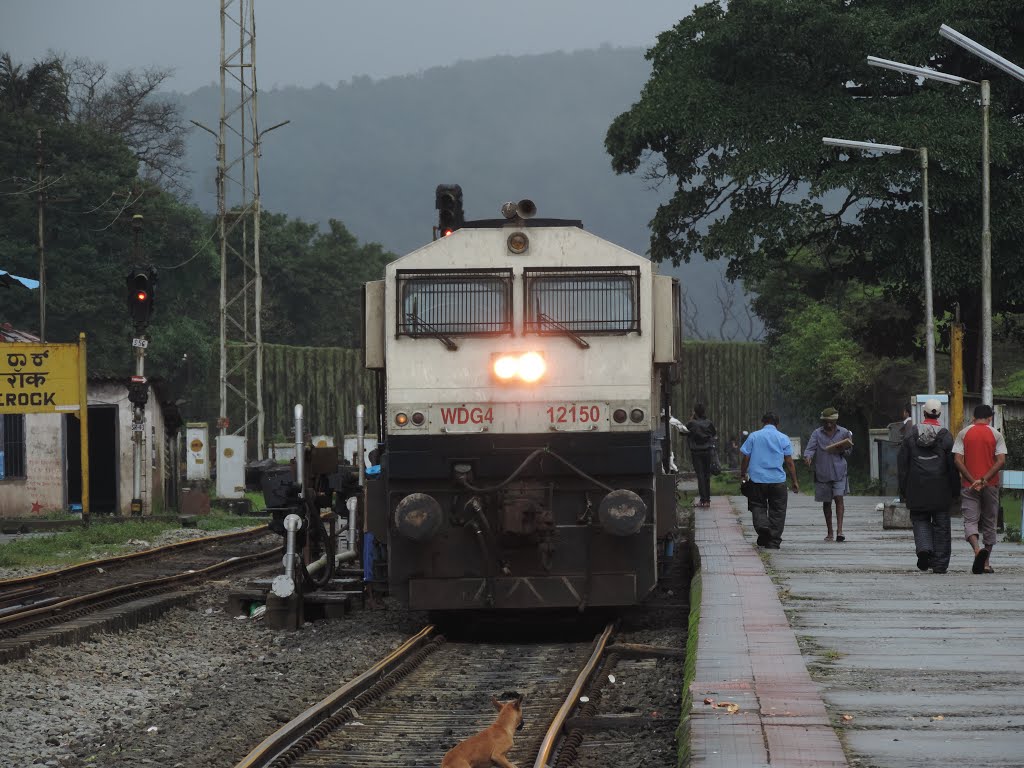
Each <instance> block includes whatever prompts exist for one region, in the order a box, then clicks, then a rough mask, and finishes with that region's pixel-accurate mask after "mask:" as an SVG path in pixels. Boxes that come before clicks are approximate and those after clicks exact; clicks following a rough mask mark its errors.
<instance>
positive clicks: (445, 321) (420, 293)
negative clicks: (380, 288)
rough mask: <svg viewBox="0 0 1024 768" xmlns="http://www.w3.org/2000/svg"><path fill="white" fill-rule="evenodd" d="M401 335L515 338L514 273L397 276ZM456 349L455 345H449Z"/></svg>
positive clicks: (430, 272)
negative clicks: (513, 319) (513, 316)
mask: <svg viewBox="0 0 1024 768" xmlns="http://www.w3.org/2000/svg"><path fill="white" fill-rule="evenodd" d="M396 282H397V302H396V303H397V307H396V311H397V323H396V335H398V336H411V337H416V338H422V337H430V338H437V339H439V340H440V341H441V342H442V343H443V344H444V345H445V346H446V347H448V349H453V348H454V342H452V341H451V339H450V338H448V337H449V336H499V335H502V334H509V333H512V270H511V269H475V270H451V269H422V270H404V269H400V270H398V271H397V272H396ZM450 345H451V346H450Z"/></svg>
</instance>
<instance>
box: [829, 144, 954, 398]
mask: <svg viewBox="0 0 1024 768" xmlns="http://www.w3.org/2000/svg"><path fill="white" fill-rule="evenodd" d="M821 141H822V143H823V144H827V145H828V146H830V147H843V148H845V149H861V150H868V151H873V152H886V153H894V152H917V154H918V156H919V157H920V159H921V207H922V209H923V210H922V213H923V217H924V234H923V239H922V249H923V251H924V336H925V362H926V365H927V368H928V392H929V394H932V393H934V392H935V320H934V314H933V312H932V236H931V227H930V226H929V221H928V148H927V147H920V148H918V149H915V148H913V147H902V146H900V145H899V144H877V143H875V142H873V141H849V140H847V139H833V138H830V137H828V136H826V137H825V138H823V139H822V140H821Z"/></svg>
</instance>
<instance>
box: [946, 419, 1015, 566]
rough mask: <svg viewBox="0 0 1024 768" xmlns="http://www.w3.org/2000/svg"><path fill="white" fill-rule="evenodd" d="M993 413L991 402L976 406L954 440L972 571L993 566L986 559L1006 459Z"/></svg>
mask: <svg viewBox="0 0 1024 768" xmlns="http://www.w3.org/2000/svg"><path fill="white" fill-rule="evenodd" d="M992 416H993V413H992V406H991V405H985V404H982V405H979V406H977V407H976V408H975V409H974V423H973V424H971V425H970V426H969V427H965V428H964V429H962V430H961V431H960V434H958V435H957V436H956V441H955V442H954V443H953V458H954V460H955V461H956V468H957V469H958V470H959V471H960V477H961V478H962V480H961V485H962V486H963V487H962V489H961V491H960V509H961V511H962V512H963V516H964V538H965V539H967V542H968V543H969V544H970V545H971V547H972V548H973V549H974V563H973V565H972V566H971V573H992V570H993V569H992V566H991V565H989V559H990V558H991V556H992V547H993V546H995V543H996V519H997V518H998V516H999V470H1001V469H1002V468H1003V465H1004V464H1005V463H1006V441H1005V440H1003V436H1002V435H1001V434H999V432H997V431H996V429H995V427H993V426H992ZM979 536H980V537H981V539H982V541H983V542H984V544H985V546H984V547H982V546H981V544H982V541H979V540H978V538H979Z"/></svg>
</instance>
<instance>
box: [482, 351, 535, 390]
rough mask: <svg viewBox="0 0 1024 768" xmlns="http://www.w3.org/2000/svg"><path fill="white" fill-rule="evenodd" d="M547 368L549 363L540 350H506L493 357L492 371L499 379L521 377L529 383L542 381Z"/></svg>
mask: <svg viewBox="0 0 1024 768" xmlns="http://www.w3.org/2000/svg"><path fill="white" fill-rule="evenodd" d="M547 370H548V364H547V362H546V361H545V360H544V355H542V354H541V353H540V352H522V353H520V352H512V353H507V352H506V353H501V354H497V355H495V356H494V357H493V358H492V359H491V371H492V372H493V373H494V376H495V378H497V379H498V381H505V382H511V381H512V380H514V379H519V380H520V381H523V382H525V383H527V384H533V383H535V382H537V381H540V380H541V378H543V376H544V374H545V373H546V372H547Z"/></svg>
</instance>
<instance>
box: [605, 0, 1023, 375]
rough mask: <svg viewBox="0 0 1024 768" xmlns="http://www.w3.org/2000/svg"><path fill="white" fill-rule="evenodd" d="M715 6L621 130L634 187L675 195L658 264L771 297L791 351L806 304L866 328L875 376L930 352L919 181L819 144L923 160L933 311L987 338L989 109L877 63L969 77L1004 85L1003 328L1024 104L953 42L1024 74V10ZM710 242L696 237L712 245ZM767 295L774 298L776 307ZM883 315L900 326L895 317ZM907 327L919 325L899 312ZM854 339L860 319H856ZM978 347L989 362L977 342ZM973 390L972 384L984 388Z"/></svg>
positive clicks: (692, 28) (995, 173)
mask: <svg viewBox="0 0 1024 768" xmlns="http://www.w3.org/2000/svg"><path fill="white" fill-rule="evenodd" d="M723 6H724V4H722V3H720V2H711V3H708V4H707V5H704V6H701V7H699V8H697V9H696V10H695V11H694V12H693V13H692V14H691V15H690V16H688V17H687V18H685V19H683V20H682V21H681V22H680V23H679V24H678V25H677V26H676V27H675V28H674V29H672V30H670V31H668V32H666V33H664V34H662V35H661V36H660V37H659V40H658V43H657V45H655V46H654V48H652V49H651V51H650V52H649V53H648V58H649V59H650V61H651V62H652V74H651V78H650V80H649V81H648V82H647V84H646V86H645V87H644V89H643V92H642V94H641V97H640V100H639V101H638V102H637V103H636V104H634V105H633V107H632V108H631V109H630V110H629V111H627V112H625V113H623V114H621V115H620V116H619V117H617V118H616V119H615V121H614V122H613V123H612V125H611V126H610V128H609V130H608V134H607V137H606V142H605V145H606V148H607V150H608V152H609V153H610V155H611V157H612V166H613V168H614V169H615V170H616V171H617V172H619V173H634V172H643V173H644V174H646V175H647V176H648V177H649V178H651V179H653V180H656V181H659V182H663V183H669V184H673V185H674V187H673V194H672V197H671V199H670V200H668V202H666V203H664V204H663V205H661V206H660V207H659V208H658V210H657V212H656V214H655V216H654V218H653V220H652V222H651V226H652V235H651V255H652V258H653V259H655V260H657V261H662V260H671V261H672V262H673V263H679V262H680V261H688V260H689V259H690V258H692V257H693V256H694V255H696V254H698V253H702V254H703V255H704V257H705V258H707V259H719V258H722V259H727V260H728V262H729V266H728V270H727V274H728V275H729V276H730V278H732V279H742V280H744V281H745V283H746V284H747V287H748V288H752V289H754V290H757V291H758V293H759V298H758V299H757V300H756V301H755V307H756V308H757V309H758V312H759V313H760V314H761V316H762V317H763V318H764V319H765V321H766V323H767V325H768V330H769V336H770V338H772V339H773V340H776V341H777V340H778V339H780V338H781V334H782V332H783V331H784V330H785V328H787V321H786V318H787V316H788V315H787V312H786V311H785V310H784V307H786V306H787V305H792V304H793V303H794V302H793V299H794V297H798V296H799V295H800V292H801V291H810V292H811V294H812V295H816V296H818V297H819V298H820V297H829V298H830V299H831V300H833V301H843V300H845V298H847V296H846V289H845V286H847V285H848V284H851V283H853V284H855V285H856V286H857V287H856V290H855V291H854V294H855V295H856V296H857V297H858V301H859V302H860V303H861V306H862V308H863V310H864V311H865V312H867V313H868V314H869V315H870V314H872V313H876V312H884V313H886V314H887V315H890V317H888V320H889V321H890V322H887V323H886V324H884V325H883V326H881V327H879V324H876V323H871V322H866V323H865V322H861V321H858V323H859V327H856V328H847V330H849V331H851V333H852V334H853V336H852V338H854V339H855V340H856V341H858V343H859V344H860V345H861V347H862V348H864V349H870V350H879V349H884V350H885V351H884V352H875V353H874V354H875V355H876V356H878V357H884V356H885V355H890V356H903V355H909V354H917V353H918V351H919V350H920V349H921V348H923V345H921V343H920V333H919V327H920V325H921V320H920V318H921V317H922V314H923V311H922V309H921V306H922V259H921V207H920V200H921V187H920V179H921V174H920V172H919V169H918V166H917V158H916V157H914V156H913V155H910V154H904V155H891V156H885V157H874V156H869V155H867V154H864V153H857V152H850V153H847V154H837V153H836V152H835V151H829V150H827V149H826V148H824V147H823V146H822V143H821V139H822V137H823V136H841V137H844V138H851V139H861V140H874V141H880V142H884V143H891V144H900V145H903V146H908V147H919V146H927V147H928V148H929V152H930V155H931V159H932V167H931V185H930V192H931V207H932V254H933V265H934V266H933V278H934V294H935V305H936V308H937V310H938V313H939V314H940V315H941V313H942V311H943V310H944V309H951V308H952V306H953V305H954V303H959V304H960V306H961V308H962V311H963V316H964V317H965V318H968V319H969V320H968V321H969V323H971V324H972V325H974V327H975V328H977V327H979V326H980V322H978V313H979V310H980V306H979V305H980V274H979V271H978V268H977V267H976V266H975V265H977V263H978V254H979V253H980V229H981V224H980V195H979V192H978V190H979V188H980V171H979V163H978V159H979V156H980V148H979V147H980V115H979V112H978V110H977V107H976V100H977V90H976V89H961V88H957V87H951V86H948V85H943V84H935V83H932V82H931V81H925V82H923V83H918V82H916V81H914V79H913V78H908V77H905V76H900V75H897V74H895V73H890V72H885V71H879V70H875V69H873V68H871V67H869V66H868V65H867V64H866V61H865V59H866V57H867V56H868V55H869V54H874V55H878V56H884V57H886V58H892V59H899V60H902V61H906V62H908V63H912V64H918V65H927V66H930V67H933V68H936V69H940V70H944V71H949V72H952V73H955V74H958V75H961V76H964V77H968V78H971V79H975V80H980V79H982V78H983V77H993V79H994V80H995V79H997V80H998V82H997V85H996V89H997V93H998V95H999V96H998V99H995V100H994V114H993V128H992V159H993V168H992V201H993V214H992V222H993V232H992V235H993V273H994V274H997V275H1001V276H1004V277H1005V279H1001V280H998V281H995V283H994V285H993V299H994V306H995V308H996V310H997V311H1020V310H1021V309H1024V279H1022V278H1024V264H1022V263H1021V261H1020V259H1018V258H1017V257H1016V246H1015V241H1016V239H1017V238H1018V234H1017V233H1018V232H1019V230H1020V228H1021V224H1022V223H1024V221H1022V216H1024V213H1022V212H1024V206H1022V203H1024V191H1022V186H1021V184H1020V176H1021V172H1020V170H1019V169H1020V168H1021V167H1022V164H1021V160H1022V159H1024V136H1022V135H1021V134H1020V131H1019V130H1017V129H1016V128H1015V123H1016V122H1017V121H1019V120H1020V119H1021V118H1022V116H1024V87H1022V86H1021V84H1020V83H1017V82H1016V81H1013V80H1011V79H1010V78H1006V77H999V78H996V77H995V76H994V74H993V73H992V72H991V71H990V70H988V69H986V67H985V65H984V64H983V62H981V61H980V60H979V59H976V58H973V57H971V56H970V55H968V54H966V53H964V52H963V51H961V50H960V49H958V48H956V47H954V46H953V45H952V44H949V43H946V42H944V41H942V40H941V39H940V38H939V37H938V35H937V30H938V28H939V25H940V24H941V23H947V24H950V25H951V26H953V27H955V28H957V29H959V30H960V31H962V32H963V33H965V34H967V35H969V36H971V37H972V38H974V39H977V40H981V41H985V42H986V44H988V45H989V46H990V47H993V48H995V49H998V50H999V51H1000V52H1001V53H1002V54H1004V55H1005V56H1007V57H1008V58H1010V59H1016V60H1017V61H1021V60H1024V7H1022V6H1020V4H1019V3H1018V2H1015V0H993V2H990V3H986V4H984V6H973V5H972V6H970V7H969V8H968V7H966V6H965V4H963V3H961V2H956V1H955V0H939V1H938V2H930V3H914V2H911V3H907V2H904V1H903V0H860V1H855V2H845V1H844V2H839V1H830V2H822V1H821V0H733V1H732V2H729V4H728V8H727V9H726V8H725V7H723ZM698 225H699V226H698ZM768 285H771V287H772V290H773V291H775V293H772V294H766V293H765V289H766V287H767V286H768ZM886 305H894V306H896V307H898V308H900V310H901V311H900V312H899V313H897V315H904V316H896V317H893V316H891V314H892V313H889V312H888V310H887V309H886ZM904 309H905V310H906V312H905V313H904V312H903V311H902V310H904ZM848 320H852V318H849V317H848ZM968 342H969V344H971V345H972V346H973V345H974V344H976V335H969V336H968ZM971 383H973V382H971Z"/></svg>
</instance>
